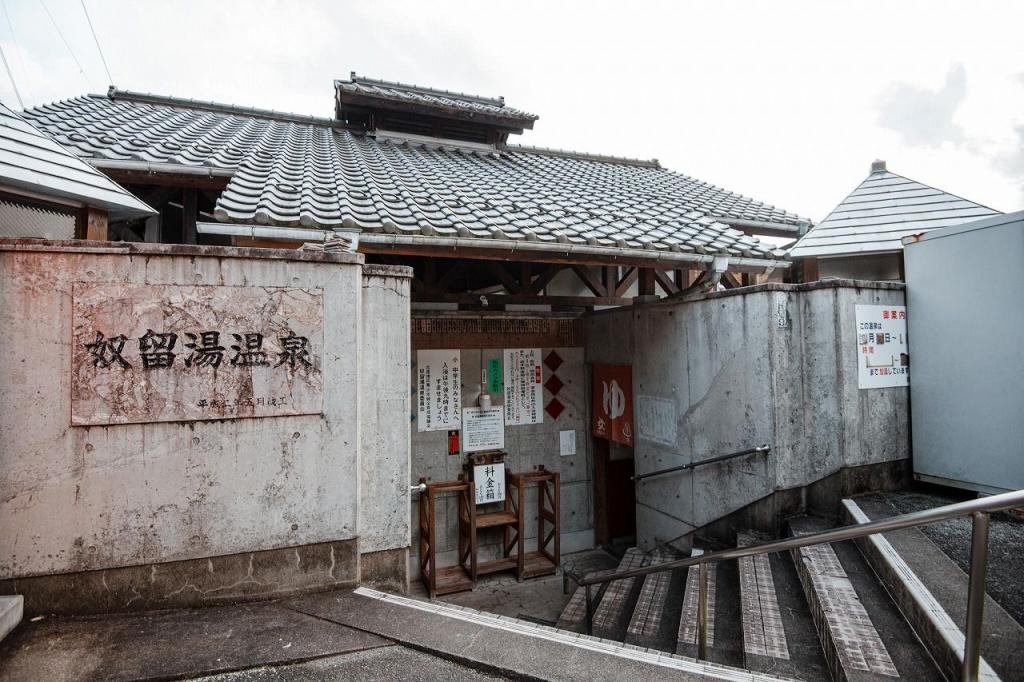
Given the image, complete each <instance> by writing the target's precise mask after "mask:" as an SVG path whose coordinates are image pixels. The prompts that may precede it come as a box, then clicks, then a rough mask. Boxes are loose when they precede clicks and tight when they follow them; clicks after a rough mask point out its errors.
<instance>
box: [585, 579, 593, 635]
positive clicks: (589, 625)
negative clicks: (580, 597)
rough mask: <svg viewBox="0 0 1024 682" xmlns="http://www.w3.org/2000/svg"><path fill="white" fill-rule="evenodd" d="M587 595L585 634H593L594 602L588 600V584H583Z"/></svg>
mask: <svg viewBox="0 0 1024 682" xmlns="http://www.w3.org/2000/svg"><path fill="white" fill-rule="evenodd" d="M585 590H586V596H587V634H588V635H592V634H594V604H593V602H591V601H590V585H586V586H585Z"/></svg>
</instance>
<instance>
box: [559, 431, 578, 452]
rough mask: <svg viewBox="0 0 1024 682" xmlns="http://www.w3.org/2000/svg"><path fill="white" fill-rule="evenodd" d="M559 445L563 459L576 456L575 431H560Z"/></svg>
mask: <svg viewBox="0 0 1024 682" xmlns="http://www.w3.org/2000/svg"><path fill="white" fill-rule="evenodd" d="M558 445H559V452H558V454H560V455H561V456H562V457H569V456H571V455H575V454H576V432H575V431H559V432H558Z"/></svg>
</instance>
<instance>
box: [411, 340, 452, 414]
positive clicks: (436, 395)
mask: <svg viewBox="0 0 1024 682" xmlns="http://www.w3.org/2000/svg"><path fill="white" fill-rule="evenodd" d="M416 394H417V397H418V399H417V406H418V411H417V418H416V424H417V430H418V431H447V430H449V429H459V428H461V427H462V374H461V368H460V366H459V351H458V350H457V349H456V350H421V351H416Z"/></svg>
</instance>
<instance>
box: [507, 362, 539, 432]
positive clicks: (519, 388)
mask: <svg viewBox="0 0 1024 682" xmlns="http://www.w3.org/2000/svg"><path fill="white" fill-rule="evenodd" d="M540 363H541V357H540V348H506V349H505V424H506V425H507V426H516V425H519V424H540V423H541V422H543V421H544V410H543V408H542V405H543V401H544V389H543V388H542V386H541V379H542V372H541V368H540Z"/></svg>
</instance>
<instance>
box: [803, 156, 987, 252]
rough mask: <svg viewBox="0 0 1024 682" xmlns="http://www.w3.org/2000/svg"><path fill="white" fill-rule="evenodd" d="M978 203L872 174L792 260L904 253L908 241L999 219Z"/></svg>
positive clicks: (880, 170) (877, 167)
mask: <svg viewBox="0 0 1024 682" xmlns="http://www.w3.org/2000/svg"><path fill="white" fill-rule="evenodd" d="M998 213H999V211H996V210H995V209H991V208H989V207H987V206H982V205H981V204H976V203H974V202H973V201H968V200H966V199H962V198H961V197H958V196H956V195H953V194H949V193H947V192H943V191H942V190H940V189H935V188H934V187H929V186H928V185H924V184H922V183H920V182H915V181H914V180H910V179H909V178H905V177H903V176H902V175H897V174H895V173H890V172H889V171H888V170H886V168H885V163H884V162H881V161H876V162H875V164H874V165H873V166H872V172H871V174H870V175H868V177H867V179H866V180H864V182H862V183H860V184H859V185H858V186H857V189H855V190H853V192H851V193H850V195H849V196H848V197H846V198H845V199H843V201H842V202H841V203H840V204H839V205H838V206H836V207H835V209H834V210H833V211H832V212H831V213H830V214H829V215H828V217H827V218H825V220H823V221H821V222H820V223H818V224H817V225H815V226H814V227H813V228H812V229H811V230H810V231H809V232H808V233H807V234H805V235H804V236H803V237H802V238H801V239H800V241H798V242H797V243H796V246H794V247H793V248H792V249H791V250H790V251H789V255H790V257H792V258H804V257H808V256H815V257H828V256H850V255H864V254H871V253H884V252H892V251H900V250H901V249H902V248H903V243H902V239H903V237H906V236H909V235H912V234H918V233H921V232H928V231H930V230H934V229H937V228H940V227H949V226H951V225H959V224H960V223H964V222H967V221H970V220H974V219H976V218H981V217H984V216H989V215H995V214H998Z"/></svg>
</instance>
